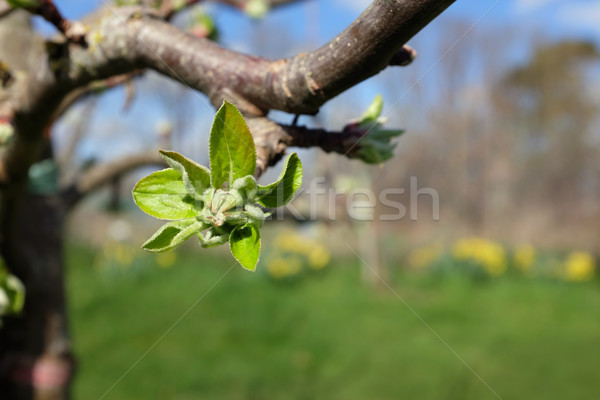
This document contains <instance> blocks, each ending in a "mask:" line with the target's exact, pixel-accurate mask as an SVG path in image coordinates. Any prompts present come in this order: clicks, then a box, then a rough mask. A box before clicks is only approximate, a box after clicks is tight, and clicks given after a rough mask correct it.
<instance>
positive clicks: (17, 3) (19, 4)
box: [6, 0, 42, 9]
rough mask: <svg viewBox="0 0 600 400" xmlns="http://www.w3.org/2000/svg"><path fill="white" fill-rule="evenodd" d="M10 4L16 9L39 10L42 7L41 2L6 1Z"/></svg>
mask: <svg viewBox="0 0 600 400" xmlns="http://www.w3.org/2000/svg"><path fill="white" fill-rule="evenodd" d="M6 2H7V3H8V4H10V5H11V6H13V7H14V8H27V9H33V8H37V7H39V6H40V5H41V3H42V1H41V0H6Z"/></svg>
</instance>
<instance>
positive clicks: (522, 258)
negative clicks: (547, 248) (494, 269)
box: [513, 244, 535, 272]
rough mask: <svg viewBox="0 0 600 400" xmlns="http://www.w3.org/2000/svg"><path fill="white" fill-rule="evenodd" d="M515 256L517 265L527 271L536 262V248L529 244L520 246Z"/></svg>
mask: <svg viewBox="0 0 600 400" xmlns="http://www.w3.org/2000/svg"><path fill="white" fill-rule="evenodd" d="M513 257H514V261H515V266H516V267H517V268H518V269H519V270H521V271H522V272H527V271H529V270H530V269H531V267H532V266H533V263H534V262H535V249H534V248H533V246H531V245H529V244H526V245H522V246H519V247H517V249H516V250H515V253H514V255H513Z"/></svg>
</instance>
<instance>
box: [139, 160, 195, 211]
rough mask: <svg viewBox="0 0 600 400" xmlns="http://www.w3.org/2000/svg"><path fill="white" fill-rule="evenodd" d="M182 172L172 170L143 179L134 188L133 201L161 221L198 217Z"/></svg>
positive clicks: (158, 172)
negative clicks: (187, 192)
mask: <svg viewBox="0 0 600 400" xmlns="http://www.w3.org/2000/svg"><path fill="white" fill-rule="evenodd" d="M187 197H188V196H187V194H186V190H185V186H184V183H183V180H182V175H181V172H179V171H176V170H174V169H172V168H168V169H163V170H162V171H157V172H155V173H153V174H151V175H148V176H146V177H145V178H142V179H141V180H140V181H139V182H138V183H137V185H135V187H134V188H133V199H134V200H135V203H136V204H137V205H138V207H139V208H141V209H142V211H144V212H145V213H146V214H149V215H152V216H153V217H156V218H160V219H168V220H172V219H183V218H191V217H193V216H195V215H196V211H195V210H194V204H193V201H187V200H188V199H187Z"/></svg>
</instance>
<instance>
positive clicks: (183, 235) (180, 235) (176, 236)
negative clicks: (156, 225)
mask: <svg viewBox="0 0 600 400" xmlns="http://www.w3.org/2000/svg"><path fill="white" fill-rule="evenodd" d="M206 228H207V225H205V224H203V223H202V222H199V221H198V220H197V219H196V218H188V219H181V220H179V221H172V222H168V223H166V224H164V225H163V226H161V227H160V229H159V230H158V231H157V232H156V233H155V234H154V235H152V237H151V238H150V239H148V240H147V241H146V243H144V244H143V245H142V247H143V248H144V250H148V251H151V252H153V253H163V252H165V251H169V250H172V249H174V248H175V247H177V246H179V245H180V244H182V243H183V242H185V241H186V240H188V239H189V238H190V237H192V236H193V235H195V234H196V233H198V232H200V231H201V230H202V229H206Z"/></svg>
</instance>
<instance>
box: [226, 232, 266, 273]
mask: <svg viewBox="0 0 600 400" xmlns="http://www.w3.org/2000/svg"><path fill="white" fill-rule="evenodd" d="M229 248H230V249H231V254H233V256H234V257H235V259H236V260H238V262H239V263H240V264H241V265H242V267H244V268H245V269H247V270H249V271H255V270H256V264H257V263H258V257H259V256H260V233H259V232H258V228H256V226H254V225H253V224H246V225H242V226H238V227H236V228H235V229H234V230H233V231H231V235H230V236H229Z"/></svg>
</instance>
